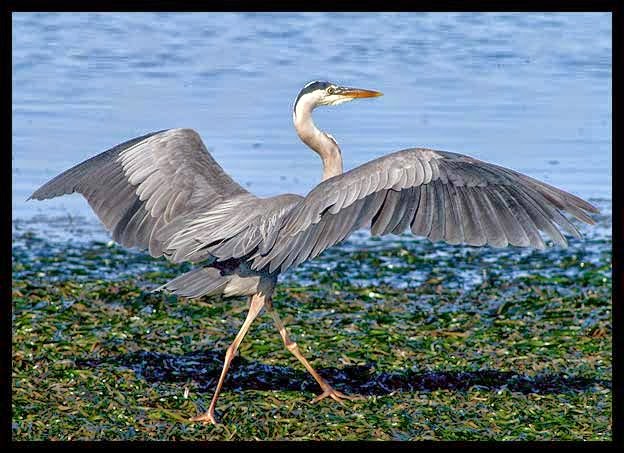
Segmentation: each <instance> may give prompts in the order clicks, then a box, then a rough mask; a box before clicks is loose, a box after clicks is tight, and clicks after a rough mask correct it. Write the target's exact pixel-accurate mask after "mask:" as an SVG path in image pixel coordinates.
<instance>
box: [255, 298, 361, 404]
mask: <svg viewBox="0 0 624 453" xmlns="http://www.w3.org/2000/svg"><path fill="white" fill-rule="evenodd" d="M266 308H267V311H268V312H269V313H270V314H271V316H272V317H273V321H274V322H275V326H276V327H277V330H278V331H279V333H280V336H281V337H282V340H284V346H286V349H288V350H289V351H290V352H291V353H292V354H293V355H294V356H295V357H297V359H298V360H299V361H300V362H301V363H302V364H303V366H304V367H306V370H308V372H309V373H310V374H311V375H312V377H314V379H315V380H316V382H318V384H319V385H320V386H321V389H323V393H321V394H320V395H319V396H317V397H316V398H314V399H313V400H312V401H311V402H312V403H316V402H318V401H320V400H322V399H324V398H327V397H328V396H329V397H331V398H332V399H334V400H336V401H338V402H339V403H342V399H348V400H354V399H357V397H353V396H348V395H345V394H344V393H342V392H339V391H338V390H335V389H334V388H332V386H331V385H329V383H328V382H327V381H326V380H325V379H323V378H322V377H321V376H320V375H319V374H318V373H317V372H316V371H315V370H314V368H312V365H310V362H308V361H307V360H306V358H305V357H304V356H303V354H301V351H299V347H298V346H297V343H295V342H294V341H292V340H291V339H290V337H289V336H288V332H287V331H286V327H285V326H284V323H283V322H282V320H281V318H280V317H279V315H278V314H277V312H276V311H275V310H274V309H273V304H272V303H271V299H267V300H266Z"/></svg>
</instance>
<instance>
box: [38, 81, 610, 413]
mask: <svg viewBox="0 0 624 453" xmlns="http://www.w3.org/2000/svg"><path fill="white" fill-rule="evenodd" d="M381 95H382V93H380V92H378V91H374V90H368V89H359V88H352V87H347V86H342V85H339V84H335V83H331V82H327V81H313V82H310V83H308V84H306V85H305V86H304V87H303V88H302V89H301V91H300V92H299V94H298V95H297V97H296V99H295V102H294V104H293V112H292V118H293V123H294V127H295V130H296V133H297V135H298V136H299V138H300V139H301V141H303V143H305V144H306V145H307V146H308V147H309V148H311V149H312V150H313V151H314V152H316V153H317V154H318V155H319V157H320V159H321V163H322V176H321V182H320V183H319V184H318V185H316V186H315V187H314V188H313V189H312V190H311V191H310V192H309V193H308V194H307V195H306V196H301V195H297V194H290V193H287V194H282V195H277V196H272V197H266V198H261V197H258V196H255V195H254V194H252V193H250V192H249V191H248V190H246V189H245V188H243V187H242V186H241V185H240V184H238V183H237V182H236V181H234V179H232V177H230V176H229V175H228V174H227V173H226V172H225V171H224V170H223V168H222V167H221V166H220V165H219V164H218V163H217V161H216V160H215V159H214V158H213V157H212V156H211V154H210V153H209V152H208V150H207V148H206V146H205V144H204V143H203V141H202V139H201V138H200V136H199V134H198V133H197V132H196V131H195V130H193V129H182V128H177V129H166V130H161V131H158V132H153V133H149V134H146V135H143V136H141V137H137V138H133V139H131V140H128V141H126V142H124V143H121V144H119V145H117V146H115V147H113V148H111V149H109V150H107V151H104V152H102V153H101V154H98V155H96V156H94V157H92V158H90V159H88V160H86V161H84V162H82V163H80V164H78V165H76V166H74V167H72V168H70V169H69V170H67V171H65V172H63V173H61V174H60V175H58V176H56V177H55V178H53V179H51V180H50V181H49V182H47V183H46V184H44V185H43V186H41V187H40V188H39V189H38V190H36V191H35V192H34V193H33V194H32V195H31V197H29V199H30V198H32V199H37V200H44V199H49V198H53V197H58V196H61V195H65V194H71V193H74V192H77V193H79V194H82V195H83V196H84V197H85V198H86V200H87V201H88V203H89V205H90V206H91V208H92V209H93V211H94V212H95V214H96V215H97V216H98V218H99V219H100V221H101V222H102V223H103V225H104V226H105V228H106V229H107V230H108V231H109V232H110V233H111V235H112V238H113V240H114V241H116V242H117V243H119V244H121V245H122V246H125V247H134V248H139V249H143V250H147V251H148V252H149V254H150V255H151V256H152V257H155V258H156V257H165V258H166V259H167V260H169V261H171V262H172V263H182V262H190V263H193V264H195V265H196V267H195V268H193V269H192V270H191V271H189V272H186V273H184V274H182V275H180V276H178V277H176V278H174V279H173V280H171V281H169V282H167V283H165V284H164V285H162V286H160V287H158V288H156V290H155V291H160V290H165V291H168V292H169V293H172V294H174V295H177V296H181V297H187V298H199V297H202V296H216V295H221V296H223V297H230V296H246V297H248V301H249V302H248V304H249V309H248V311H247V315H246V318H245V320H244V322H243V324H242V327H241V328H240V330H239V331H238V333H237V335H236V336H235V338H234V340H233V341H232V343H231V344H230V345H229V347H228V348H227V349H226V351H225V359H224V363H223V368H222V371H221V374H220V377H219V380H218V382H217V385H216V389H215V392H214V395H213V397H212V400H211V402H210V406H209V408H208V410H207V411H206V412H205V413H203V414H200V415H197V416H194V417H191V418H190V420H191V421H193V422H202V423H212V424H217V419H216V415H215V408H216V404H217V400H218V397H219V394H220V392H221V388H222V386H223V383H224V381H225V378H226V375H227V372H228V369H229V367H230V364H231V362H232V359H233V358H234V356H235V354H236V352H237V350H238V347H239V345H240V344H241V342H242V341H243V338H244V337H245V334H246V333H247V331H248V329H249V327H250V326H251V324H252V323H253V321H254V320H255V319H256V318H257V317H258V315H259V314H260V313H261V311H263V310H266V312H268V313H269V314H270V315H271V317H272V318H273V322H274V324H275V326H276V328H277V331H278V332H279V335H280V336H281V339H282V341H283V343H284V346H285V347H286V349H288V351H290V352H291V353H292V354H293V355H294V356H295V357H296V358H297V359H298V360H299V361H300V362H301V364H302V365H303V366H304V367H305V368H306V370H307V371H308V372H309V373H310V374H311V375H312V377H313V378H314V379H315V380H316V382H317V383H318V385H319V386H320V389H321V392H320V394H319V395H318V396H316V397H315V398H314V399H313V400H312V402H314V403H315V402H318V401H321V400H323V399H325V398H328V397H329V398H331V399H333V400H335V401H338V402H340V403H343V400H345V399H347V400H350V399H354V398H355V397H354V396H350V395H345V394H344V393H342V392H340V391H338V390H336V389H334V388H333V387H332V386H331V384H330V383H329V382H328V381H327V380H326V379H325V378H323V377H322V376H320V375H319V374H318V373H317V372H316V371H315V369H314V368H313V367H312V366H311V365H310V363H309V362H308V360H307V359H306V358H305V357H304V356H303V354H302V353H301V351H300V350H299V347H298V346H297V343H296V342H295V341H293V340H292V339H291V337H290V336H289V334H288V331H287V329H286V326H285V325H284V323H283V321H282V320H281V318H280V316H279V315H278V313H277V311H276V310H275V308H274V306H273V303H272V295H273V292H274V290H275V286H276V283H277V279H278V276H279V275H280V274H281V273H283V272H285V271H287V270H288V269H291V268H293V267H295V266H297V265H299V264H301V263H303V262H304V261H306V260H309V259H312V258H314V257H316V256H318V255H319V254H320V253H321V252H323V251H324V250H326V249H327V248H329V247H331V246H333V245H335V244H337V243H339V242H341V241H343V240H345V239H346V238H347V237H348V236H349V235H350V234H351V233H353V232H354V231H356V230H360V229H369V230H370V233H371V234H372V235H385V234H390V233H392V234H400V233H403V232H404V231H406V230H409V231H411V233H413V234H414V235H416V236H421V237H425V238H428V239H429V240H430V241H432V242H437V241H444V242H446V243H448V244H452V245H456V244H464V245H469V246H476V247H478V246H485V245H488V246H492V247H506V246H508V245H512V246H516V247H531V248H535V249H544V248H545V247H546V242H545V241H544V239H543V238H542V234H541V233H544V235H545V236H547V237H549V238H550V239H551V240H552V243H553V244H557V245H559V246H562V247H566V246H567V239H566V237H565V235H569V236H573V237H576V238H580V237H581V234H580V232H579V230H578V229H577V227H575V226H574V224H573V223H572V222H571V220H572V219H573V218H575V219H578V220H580V221H582V222H585V223H587V224H590V225H591V224H593V223H595V222H594V219H593V218H592V217H590V215H589V214H590V213H598V212H599V210H598V209H597V208H596V207H595V206H593V205H592V204H590V203H588V202H587V201H585V200H583V199H581V198H579V197H577V196H575V195H572V194H570V193H568V192H565V191H563V190H561V189H558V188H556V187H553V186H552V185H549V184H546V183H544V182H541V181H538V180H536V179H534V178H532V177H529V176H527V175H524V174H522V173H519V172H516V171H514V170H511V169H508V168H505V167H502V166H499V165H495V164H492V163H488V162H485V161H482V160H479V159H477V158H474V157H470V156H468V155H464V154H457V153H453V152H448V151H439V150H434V149H427V148H409V149H403V150H400V151H396V152H393V153H391V154H387V155H384V156H382V157H379V158H377V159H374V160H371V161H369V162H367V163H365V164H363V165H360V166H358V167H355V168H352V169H350V170H348V171H346V172H344V171H343V160H342V153H341V149H340V146H339V145H338V142H337V140H336V139H335V138H334V137H333V136H331V135H330V134H328V133H326V132H323V131H321V130H320V129H319V128H318V127H317V126H316V125H315V123H314V121H313V119H312V112H313V110H314V109H315V108H317V107H320V106H335V105H339V104H342V103H344V102H348V101H353V100H355V99H364V98H374V97H378V96H381Z"/></svg>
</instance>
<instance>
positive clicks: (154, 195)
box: [30, 129, 255, 257]
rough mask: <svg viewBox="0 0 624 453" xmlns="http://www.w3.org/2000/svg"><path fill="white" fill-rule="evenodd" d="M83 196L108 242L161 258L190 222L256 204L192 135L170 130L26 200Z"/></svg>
mask: <svg viewBox="0 0 624 453" xmlns="http://www.w3.org/2000/svg"><path fill="white" fill-rule="evenodd" d="M73 192H78V193H80V194H82V195H83V196H84V197H85V198H86V199H87V201H88V202H89V205H90V206H91V208H92V209H93V211H95V213H96V214H97V216H98V217H99V219H100V220H101V221H102V223H103V224H104V226H105V227H106V229H107V230H108V231H110V232H111V233H112V236H113V239H114V240H115V241H116V242H119V243H120V244H122V245H124V246H127V247H139V248H142V249H145V248H148V249H149V252H150V254H151V255H152V256H154V257H157V256H161V255H162V254H163V252H164V248H165V245H166V243H167V242H168V240H169V239H170V238H169V237H167V235H166V234H165V235H163V234H162V233H159V231H162V230H164V231H166V232H168V233H169V234H173V233H174V232H175V230H174V229H171V228H169V229H168V230H167V229H165V228H164V227H166V226H169V225H170V224H174V225H178V226H179V227H180V228H182V227H183V226H184V225H185V224H186V222H187V220H188V219H189V218H192V217H194V216H195V215H197V214H198V213H201V212H205V211H207V210H210V209H212V208H214V207H215V206H218V205H219V204H222V203H224V202H226V201H228V200H231V199H236V198H240V197H243V198H245V199H249V198H255V197H253V195H251V194H250V193H249V192H247V191H246V190H245V189H243V188H242V187H241V186H240V185H239V184H237V183H236V182H235V181H234V180H233V179H232V178H230V177H229V176H228V175H227V174H226V173H225V172H224V171H223V169H222V168H221V167H220V166H219V164H218V163H217V162H216V161H215V160H214V159H213V157H212V156H211V155H210V154H209V153H208V151H207V149H206V146H205V145H204V143H203V142H202V140H201V138H200V136H199V134H197V132H195V131H194V130H192V129H170V130H165V131H160V132H155V133H151V134H147V135H144V136H142V137H138V138H134V139H132V140H129V141H127V142H125V143H122V144H120V145H117V146H115V147H114V148H111V149H109V150H108V151H105V152H103V153H101V154H99V155H97V156H95V157H93V158H91V159H89V160H87V161H85V162H82V163H81V164H78V165H76V166H75V167H73V168H71V169H69V170H67V171H65V172H64V173H62V174H60V175H58V176H57V177H56V178H54V179H52V180H51V181H49V182H48V183H46V184H44V185H43V186H42V187H41V188H39V189H38V190H37V191H35V192H34V193H33V194H32V195H31V197H30V198H34V199H37V200H44V199H47V198H53V197H57V196H60V195H64V194H70V193H73Z"/></svg>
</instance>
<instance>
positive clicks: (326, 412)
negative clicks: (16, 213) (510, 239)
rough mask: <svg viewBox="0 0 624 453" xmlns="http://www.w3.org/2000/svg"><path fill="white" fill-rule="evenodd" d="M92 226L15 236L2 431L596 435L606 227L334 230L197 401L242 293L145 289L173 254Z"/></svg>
mask: <svg viewBox="0 0 624 453" xmlns="http://www.w3.org/2000/svg"><path fill="white" fill-rule="evenodd" d="M188 268H189V266H188V265H186V266H173V265H171V264H169V263H167V262H166V261H164V260H154V259H152V258H150V257H149V256H146V255H145V254H141V253H137V252H132V251H126V250H124V249H122V248H120V247H117V246H115V245H110V244H107V243H102V242H100V243H97V242H96V243H86V244H83V245H76V244H66V243H51V242H49V241H45V240H43V239H41V238H39V237H37V236H35V235H33V234H21V235H19V236H17V237H14V245H13V319H12V321H13V368H12V409H13V439H14V440H43V439H58V440H68V439H84V440H87V439H109V440H112V439H115V440H233V439H248V440H251V439H263V440H270V439H297V440H304V439H327V440H329V439H341V440H348V439H352V440H355V439H358V440H365V439H388V440H423V439H435V440H477V439H497V440H580V439H583V440H609V439H610V438H611V404H612V401H611V398H612V390H611V378H612V375H611V365H612V364H611V282H612V279H611V241H610V240H608V239H600V238H598V239H591V240H588V241H586V242H580V241H574V242H573V243H572V244H571V247H570V248H569V249H566V250H556V249H553V250H549V251H546V252H536V251H524V250H519V249H504V250H494V249H474V248H469V247H448V246H445V245H444V244H431V243H429V242H427V241H421V240H411V239H407V238H397V239H396V240H395V241H394V242H379V241H374V240H371V241H369V242H367V243H366V244H364V245H351V246H345V247H341V248H336V249H332V250H330V251H328V252H327V253H325V254H323V255H322V256H321V257H320V258H319V259H317V260H315V261H312V262H311V263H308V264H307V265H306V266H303V267H302V268H300V269H298V270H297V271H296V272H293V273H291V274H289V275H287V276H285V278H284V279H283V282H282V284H281V285H280V286H278V289H277V291H276V294H275V306H276V308H277V309H278V310H279V312H280V314H281V316H282V318H283V320H284V322H285V323H286V325H287V326H288V329H289V330H290V332H291V336H292V337H293V338H294V339H295V340H296V341H297V343H298V344H299V347H300V348H301V351H302V353H303V354H304V355H305V356H306V357H308V359H309V360H310V362H311V363H312V365H313V366H314V367H316V368H317V369H318V371H319V373H320V374H322V375H323V376H325V377H326V378H327V380H328V381H329V382H330V383H332V384H333V385H335V387H336V388H337V389H339V390H341V391H344V392H346V393H355V394H360V395H362V398H361V399H359V400H356V401H353V402H347V403H346V404H345V405H344V406H341V405H339V404H336V403H335V402H333V401H330V400H324V401H322V402H320V403H319V404H316V405H312V404H310V403H309V401H310V400H311V399H312V398H313V397H314V396H315V395H316V394H318V390H319V389H318V388H317V386H316V384H315V383H314V381H313V379H312V378H311V377H310V376H309V375H308V374H307V373H305V371H304V370H303V369H302V367H301V366H300V364H299V363H298V362H297V361H296V359H295V358H294V357H292V356H291V355H290V353H289V352H288V351H287V350H286V349H285V348H284V347H283V345H282V343H281V339H280V337H279V335H278V334H277V332H276V331H275V328H274V326H273V323H272V321H271V320H270V318H269V317H267V316H261V317H260V318H259V319H258V320H257V321H256V323H254V325H253V326H252V328H251V330H250V332H249V334H248V336H247V337H246V339H245V341H244V342H243V343H242V345H241V347H240V352H239V356H238V357H237V358H236V359H235V361H234V363H233V366H232V368H231V371H230V374H229V378H228V380H227V381H226V385H225V388H224V392H223V393H222V395H221V398H220V399H219V404H218V406H217V415H218V417H219V418H220V420H221V422H222V423H223V425H221V426H219V427H212V426H204V425H198V424H195V423H191V422H189V421H188V418H189V417H190V416H192V415H195V414H196V413H197V412H199V411H202V410H205V409H206V408H207V406H208V404H209V402H210V398H211V396H212V391H213V389H214V386H215V384H216V379H217V377H218V373H219V372H220V368H221V364H222V357H223V354H224V351H225V348H226V347H227V345H228V344H229V342H230V341H231V340H232V339H233V337H234V336H235V335H236V332H237V331H238V328H239V327H240V325H241V323H242V320H243V319H244V316H245V310H246V301H245V300H244V299H236V298H235V299H221V298H203V299H199V300H185V299H177V298H175V297H173V296H170V295H166V294H162V293H156V294H155V293H151V292H149V290H150V289H152V288H154V287H156V286H157V285H159V284H162V283H163V282H164V281H166V280H167V279H169V278H172V277H173V276H175V275H178V274H179V273H180V272H182V271H184V270H187V269H188Z"/></svg>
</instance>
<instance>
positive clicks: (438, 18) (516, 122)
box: [12, 13, 612, 238]
mask: <svg viewBox="0 0 624 453" xmlns="http://www.w3.org/2000/svg"><path fill="white" fill-rule="evenodd" d="M315 79H323V80H331V81H334V82H337V83H341V84H345V85H351V86H358V87H362V88H370V89H375V90H379V91H382V92H384V94H385V95H384V96H383V97H381V98H376V99H372V100H364V101H359V102H357V101H356V102H352V103H349V104H345V105H341V106H338V107H333V108H322V109H318V110H317V111H316V112H315V119H316V122H317V124H318V125H319V127H321V128H322V129H324V130H326V131H328V132H330V133H331V134H332V135H334V136H335V137H336V138H337V140H338V142H339V143H340V145H341V147H342V150H343V155H344V158H345V167H346V168H351V167H353V166H356V165H359V164H361V163H364V162H366V161H368V160H370V159H373V158H375V157H379V156H381V155H383V154H386V153H389V152H392V151H396V150H399V149H402V148H407V147H413V146H424V147H432V148H437V149H442V150H448V151H455V152H462V153H466V154H470V155H473V156H475V157H478V158H480V159H484V160H488V161H492V162H494V163H498V164H501V165H504V166H508V167H511V168H513V169H515V170H518V171H521V172H524V173H527V174H529V175H531V176H533V177H536V178H538V179H541V180H544V181H547V182H549V183H551V184H554V185H556V186H559V187H561V188H564V189H566V190H568V191H571V192H573V193H575V194H577V195H580V196H581V197H583V198H586V199H589V200H592V201H594V202H596V203H597V204H599V205H600V206H601V207H603V209H606V210H607V212H608V213H610V200H611V89H612V87H611V16H610V15H609V14H606V13H605V14H602V13H601V14H596V13H591V14H579V13H573V14H472V13H466V14H446V13H444V14H443V13H432V14H420V13H418V14H416V13H398V14H394V13H393V14H372V13H350V14H346V13H327V14H321V13H301V14H291V13H276V14H266V13H258V14H242V13H202V14H200V13H184V14H170V13H168V14H164V13H154V14H151V13H129V14H90V13H89V14H86V13H80V14H76V13H73V14H48V13H44V14H40V13H18V14H13V181H12V190H13V198H12V199H13V202H12V207H13V220H14V228H15V227H16V225H17V228H18V229H22V228H28V229H30V230H34V231H35V232H46V231H48V230H49V229H50V228H51V225H52V224H54V223H55V221H57V223H58V220H59V219H61V220H63V219H69V220H68V221H65V220H63V221H62V222H61V223H62V224H63V227H62V228H61V229H62V230H66V228H67V224H69V225H73V226H74V227H75V226H76V224H78V225H80V226H81V228H80V229H78V230H75V231H78V232H77V233H75V236H80V237H86V238H91V237H95V236H97V235H98V234H100V235H101V234H102V229H101V228H100V227H99V226H98V222H97V219H96V217H95V215H94V214H93V213H92V212H91V210H90V208H89V206H88V204H87V203H86V201H85V200H84V199H82V197H80V196H79V195H72V196H70V197H67V196H66V197H61V198H59V199H55V200H50V201H46V202H37V201H30V202H25V201H24V200H25V199H26V198H27V197H28V196H29V195H30V194H31V193H32V192H33V191H34V190H35V189H36V188H37V187H39V186H40V185H41V184H43V183H44V182H46V181H47V180H48V179H50V178H51V177H53V176H55V175H56V174H58V173H60V172H61V171H63V170H65V169H67V168H69V167H70V166H72V165H74V164H76V163H78V162H80V161H82V160H84V159H86V158H88V157H90V156H93V155H95V154H97V153H99V152H101V151H103V150H105V149H107V148H109V147H111V146H113V145H115V144H117V143H120V142H122V141H124V140H126V139H129V138H131V137H135V136H138V135H142V134H144V133H146V132H149V131H155V130H159V129H166V128H171V127H190V128H194V129H196V130H197V131H198V132H199V133H200V134H201V136H202V137H203V139H204V141H205V143H206V145H207V146H208V147H209V149H210V150H211V152H212V153H213V155H214V156H215V158H216V159H217V160H218V161H219V162H220V163H221V164H222V166H223V167H224V168H225V170H226V171H227V172H229V173H230V174H231V175H233V176H234V178H235V179H236V180H237V181H239V182H241V183H242V184H243V185H244V186H246V187H247V188H248V189H249V190H251V191H252V192H254V193H256V194H257V195H261V196H269V195H276V194H279V193H283V192H292V193H299V194H305V193H307V192H308V191H309V190H310V189H311V188H312V187H314V185H315V184H317V183H318V181H319V177H320V173H321V171H320V161H319V159H318V157H317V156H316V155H315V154H314V153H312V152H310V151H309V150H308V149H307V148H306V147H305V146H304V145H302V144H301V143H300V142H299V140H298V138H297V136H296V134H295V133H294V130H293V127H292V118H291V108H292V102H293V100H294V98H295V96H296V95H297V93H298V91H299V90H300V88H301V87H302V86H303V85H304V84H305V83H306V82H308V81H310V80H315ZM76 218H77V220H76ZM83 222H86V225H82V223H83Z"/></svg>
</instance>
